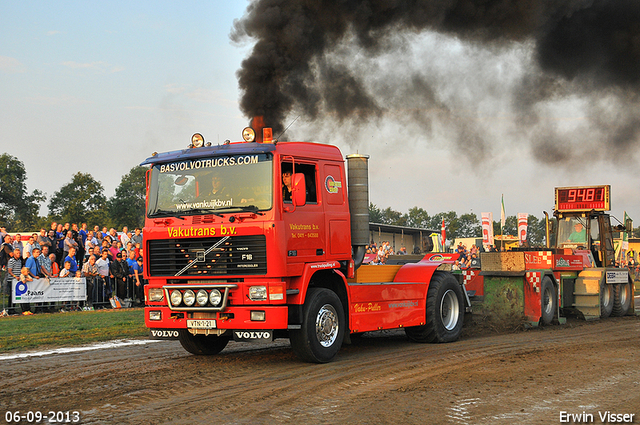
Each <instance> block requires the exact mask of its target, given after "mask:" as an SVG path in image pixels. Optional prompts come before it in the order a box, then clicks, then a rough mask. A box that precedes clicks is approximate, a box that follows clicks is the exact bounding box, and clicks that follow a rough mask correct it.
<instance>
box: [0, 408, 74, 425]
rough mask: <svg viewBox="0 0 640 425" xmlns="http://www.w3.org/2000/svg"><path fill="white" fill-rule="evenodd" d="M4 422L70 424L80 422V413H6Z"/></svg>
mask: <svg viewBox="0 0 640 425" xmlns="http://www.w3.org/2000/svg"><path fill="white" fill-rule="evenodd" d="M4 420H5V421H6V422H7V423H19V422H28V423H40V422H45V423H49V424H71V423H78V422H80V412H78V411H68V410H67V411H65V412H63V411H55V412H54V411H53V410H50V411H48V412H40V411H38V410H36V411H31V410H30V411H28V412H20V411H15V412H7V413H5V414H4Z"/></svg>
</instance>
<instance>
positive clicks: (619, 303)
mask: <svg viewBox="0 0 640 425" xmlns="http://www.w3.org/2000/svg"><path fill="white" fill-rule="evenodd" d="M631 288H632V284H631V283H624V284H622V283H620V284H618V285H614V286H613V312H612V315H613V316H616V317H620V316H624V315H625V314H627V313H628V312H629V307H631V297H633V290H632V289H631Z"/></svg>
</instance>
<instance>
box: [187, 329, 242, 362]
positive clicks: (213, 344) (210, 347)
mask: <svg viewBox="0 0 640 425" xmlns="http://www.w3.org/2000/svg"><path fill="white" fill-rule="evenodd" d="M229 339H230V338H229V337H228V336H216V335H193V334H191V332H189V331H188V330H186V329H181V330H180V331H179V333H178V341H180V344H181V345H182V348H184V349H185V350H187V351H188V352H190V353H191V354H195V355H204V356H210V355H213V354H218V353H219V352H220V351H222V350H224V347H226V346H227V343H228V342H229Z"/></svg>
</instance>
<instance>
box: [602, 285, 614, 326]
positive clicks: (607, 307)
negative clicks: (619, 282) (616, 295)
mask: <svg viewBox="0 0 640 425" xmlns="http://www.w3.org/2000/svg"><path fill="white" fill-rule="evenodd" d="M611 312H613V285H607V284H606V283H605V281H604V279H603V280H602V282H600V318H601V319H606V318H607V317H609V316H611Z"/></svg>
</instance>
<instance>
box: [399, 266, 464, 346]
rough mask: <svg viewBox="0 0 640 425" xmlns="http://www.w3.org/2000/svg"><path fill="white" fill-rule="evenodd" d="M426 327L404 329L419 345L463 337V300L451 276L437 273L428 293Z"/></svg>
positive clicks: (457, 285) (455, 281)
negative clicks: (461, 335) (420, 343)
mask: <svg viewBox="0 0 640 425" xmlns="http://www.w3.org/2000/svg"><path fill="white" fill-rule="evenodd" d="M426 316H427V317H426V324H425V325H423V326H412V327H408V328H405V333H406V334H407V337H408V338H409V339H411V340H412V341H416V342H452V341H457V340H458V338H460V333H461V332H462V325H463V323H464V299H463V295H462V289H461V288H460V284H459V283H458V281H457V280H456V278H455V277H453V276H452V275H451V274H449V273H441V272H436V273H434V275H433V278H432V279H431V283H430V284H429V290H428V291H427V315H426Z"/></svg>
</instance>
